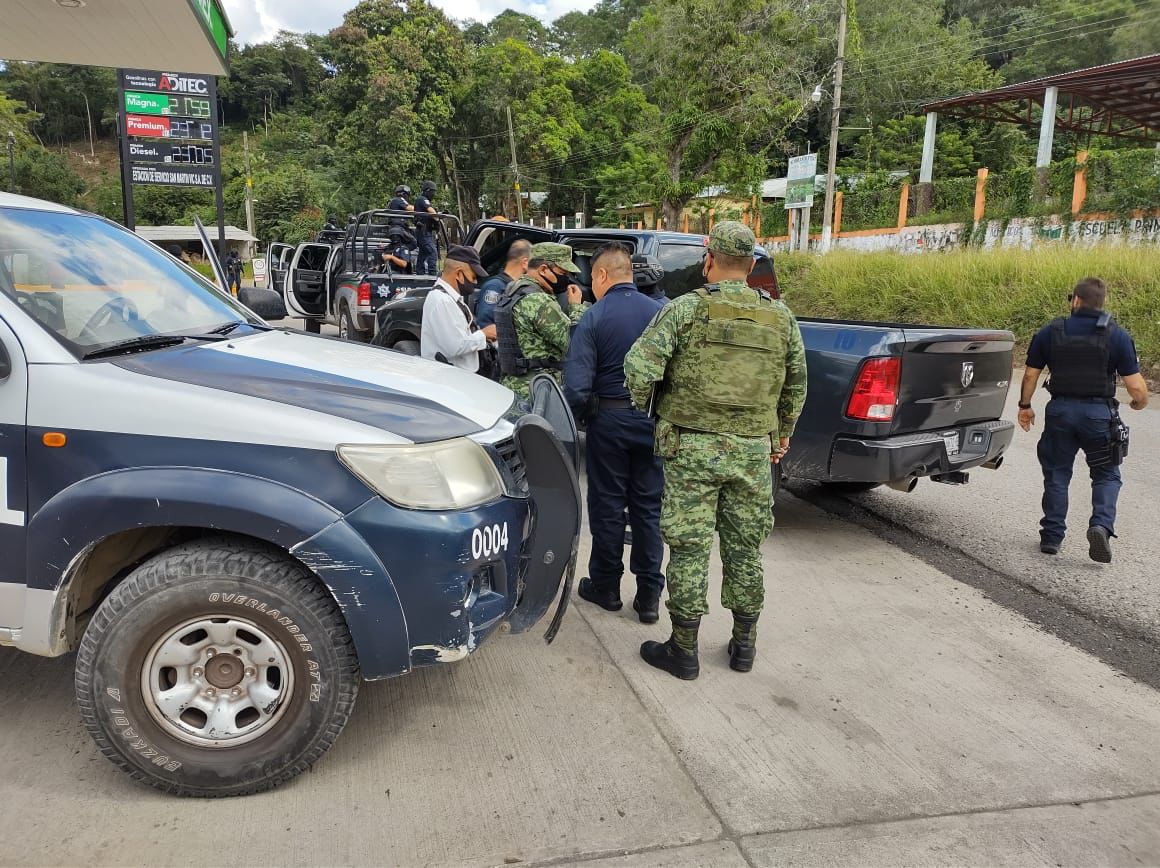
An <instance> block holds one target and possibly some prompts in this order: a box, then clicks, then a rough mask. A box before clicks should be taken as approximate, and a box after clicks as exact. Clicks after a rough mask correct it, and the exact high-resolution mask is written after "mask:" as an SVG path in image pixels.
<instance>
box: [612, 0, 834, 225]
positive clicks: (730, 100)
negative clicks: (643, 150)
mask: <svg viewBox="0 0 1160 868" xmlns="http://www.w3.org/2000/svg"><path fill="white" fill-rule="evenodd" d="M808 12H809V10H808V9H807V8H803V7H800V5H797V4H793V5H791V4H790V3H789V2H788V0H654V2H653V3H652V4H651V5H650V6H649V7H648V8H647V9H646V10H645V12H644V14H643V15H642V16H641V17H640V18H639V19H638V20H637V21H635V22H634V23H633V24H632V26H631V27H630V28H629V33H628V37H627V40H626V43H625V47H626V51H627V53H628V55H629V58H630V60H631V62H632V65H633V68H634V70H636V72H637V75H638V77H639V78H640V79H641V80H642V84H643V86H644V89H645V93H646V94H648V96H649V98H650V101H651V102H652V103H653V104H654V105H656V106H657V108H659V109H660V112H661V115H662V117H663V118H664V123H663V125H662V126H661V128H660V129H658V130H657V131H656V140H657V143H658V144H659V146H660V147H661V148H662V149H663V153H664V157H665V168H666V171H665V176H664V178H663V183H662V184H661V188H660V189H659V190H658V191H657V192H658V193H659V194H660V195H659V198H660V200H661V203H662V206H663V211H664V217H665V222H666V224H667V225H668V226H670V227H672V226H676V225H678V222H679V219H680V215H681V211H682V210H683V208H684V206H685V204H686V203H687V202H688V201H689V200H690V199H691V198H692V197H693V196H694V195H695V194H696V193H697V192H698V190H699V189H700V188H701V187H703V186H704V184H705V183H706V181H707V180H708V179H709V178H710V177H712V174H713V172H714V171H715V170H716V169H717V168H718V167H719V166H721V165H722V163H723V162H726V161H727V158H729V157H735V158H736V157H740V156H742V155H744V154H746V153H747V152H748V151H749V149H750V148H751V147H757V148H765V147H768V146H769V145H771V144H773V143H774V142H776V141H778V140H780V138H781V135H780V132H781V131H782V130H783V129H785V128H786V127H787V126H788V124H789V123H790V122H792V120H793V119H794V118H796V117H797V116H798V115H799V114H800V113H801V111H802V109H803V100H804V98H805V96H806V95H807V94H808V91H807V92H806V93H803V89H804V88H803V81H804V78H805V76H807V75H808V72H809V70H810V69H811V68H812V65H813V58H814V52H815V51H816V25H817V22H815V21H811V20H809V18H808V17H807V16H808ZM759 174H760V173H759ZM749 180H750V181H751V182H752V183H756V182H757V181H759V180H760V178H759V177H753V178H751V179H749Z"/></svg>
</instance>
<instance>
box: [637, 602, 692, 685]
mask: <svg viewBox="0 0 1160 868" xmlns="http://www.w3.org/2000/svg"><path fill="white" fill-rule="evenodd" d="M700 629H701V619H700V618H687V619H686V618H678V617H676V616H675V615H674V616H673V634H672V635H671V636H669V640H668V641H667V642H645V643H644V644H643V645H641V646H640V656H641V657H643V658H644V662H645V663H647V664H648V665H649V666H655V667H656V668H657V669H663V670H664V671H665V672H667V673H669V674H670V675H673V676H675V677H677V678H680V679H681V680H683V681H692V680H693V679H694V678H696V677H697V676H698V675H700V674H701V664H700V663H699V661H698V660H697V631H698V630H700Z"/></svg>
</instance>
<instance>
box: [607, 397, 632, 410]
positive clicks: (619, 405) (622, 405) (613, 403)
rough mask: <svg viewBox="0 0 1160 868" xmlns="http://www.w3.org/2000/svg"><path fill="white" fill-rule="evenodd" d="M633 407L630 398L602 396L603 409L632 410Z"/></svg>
mask: <svg viewBox="0 0 1160 868" xmlns="http://www.w3.org/2000/svg"><path fill="white" fill-rule="evenodd" d="M632 407H633V404H632V401H630V400H629V399H628V398H601V399H600V409H601V410H631V409H632Z"/></svg>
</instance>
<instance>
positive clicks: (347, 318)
mask: <svg viewBox="0 0 1160 868" xmlns="http://www.w3.org/2000/svg"><path fill="white" fill-rule="evenodd" d="M344 330H345V332H346V334H343V331H344ZM338 336H339V337H340V338H342V339H343V340H348V341H354V342H355V343H356V344H365V343H368V342H369V341H370V339H371V336H370V334H368V333H367V332H362V331H359V330H358V328H357V327H356V326H355V324H354V317H353V316H351V315H350V305H348V304H345V303H344V304H343V305H342V306H341V307H340V308H339V311H338Z"/></svg>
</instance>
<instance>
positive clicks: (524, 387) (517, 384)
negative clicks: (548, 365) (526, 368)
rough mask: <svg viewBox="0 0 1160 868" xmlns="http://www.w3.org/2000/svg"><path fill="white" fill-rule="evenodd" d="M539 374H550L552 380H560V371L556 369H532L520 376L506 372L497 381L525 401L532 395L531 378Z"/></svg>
mask: <svg viewBox="0 0 1160 868" xmlns="http://www.w3.org/2000/svg"><path fill="white" fill-rule="evenodd" d="M539 374H551V376H552V379H553V380H555V381H556V382H557V383H559V382H560V371H558V370H553V371H532V373H530V374H525V375H524V376H522V377H515V376H512V375H511V374H507V375H505V376H503V377H500V380H499V381H500V383H501V384H502V385H504V386H507V387H508V388H509V389H511V390H512V391H513V392H515V393H516V395H517V396H519V397H520V398H523V399H524V400H525V401H527V400H529V399H530V398H531V397H532V380H534V379H535V378H536V377H537V376H538V375H539Z"/></svg>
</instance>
